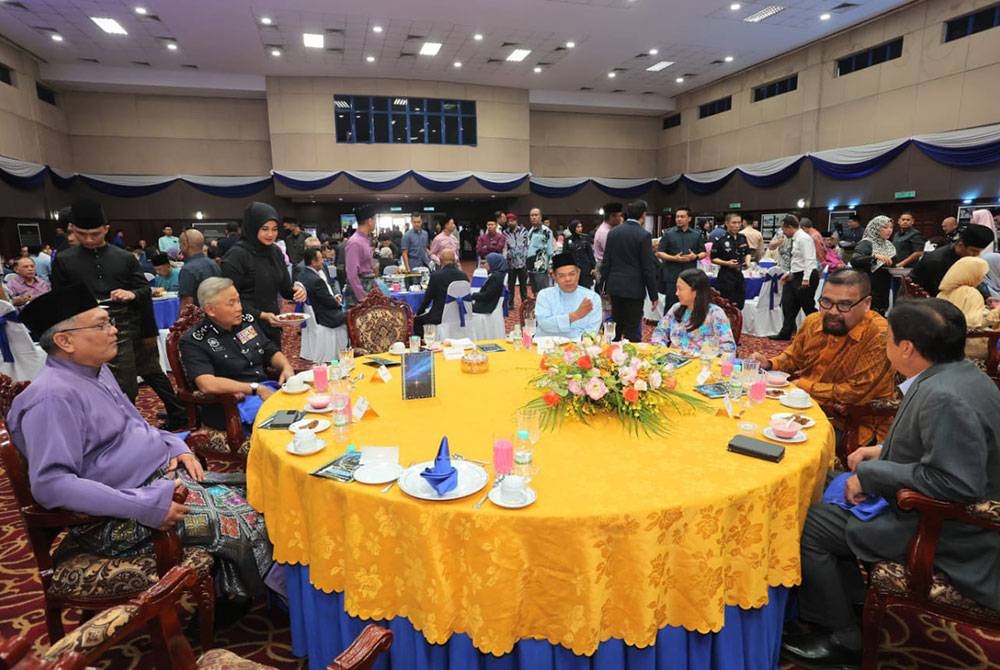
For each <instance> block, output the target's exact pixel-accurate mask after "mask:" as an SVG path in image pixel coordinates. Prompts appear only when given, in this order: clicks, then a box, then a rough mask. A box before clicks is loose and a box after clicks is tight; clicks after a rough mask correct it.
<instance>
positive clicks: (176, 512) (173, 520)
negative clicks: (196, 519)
mask: <svg viewBox="0 0 1000 670" xmlns="http://www.w3.org/2000/svg"><path fill="white" fill-rule="evenodd" d="M170 462H171V463H174V464H176V463H177V459H176V458H172V459H170ZM182 486H183V484H181V480H179V479H175V480H174V492H175V493H176V491H177V489H179V488H181V487H182ZM171 495H173V494H171ZM190 511H191V508H190V507H188V506H187V505H182V504H181V503H179V502H174V501H173V500H171V501H170V508H169V509H168V510H167V515H166V516H165V517H163V522H162V523H160V530H170V529H171V528H173V527H174V526H176V525H177V522H178V521H180V520H181V519H183V518H184V515H186V514H187V513H188V512H190Z"/></svg>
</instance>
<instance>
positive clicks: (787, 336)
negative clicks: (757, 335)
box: [767, 333, 792, 341]
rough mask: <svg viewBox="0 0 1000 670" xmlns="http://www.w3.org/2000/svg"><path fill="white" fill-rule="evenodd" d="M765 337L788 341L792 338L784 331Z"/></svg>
mask: <svg viewBox="0 0 1000 670" xmlns="http://www.w3.org/2000/svg"><path fill="white" fill-rule="evenodd" d="M767 339H769V340H782V341H788V340H790V339H792V336H791V335H785V334H784V333H778V334H777V335H768V336H767Z"/></svg>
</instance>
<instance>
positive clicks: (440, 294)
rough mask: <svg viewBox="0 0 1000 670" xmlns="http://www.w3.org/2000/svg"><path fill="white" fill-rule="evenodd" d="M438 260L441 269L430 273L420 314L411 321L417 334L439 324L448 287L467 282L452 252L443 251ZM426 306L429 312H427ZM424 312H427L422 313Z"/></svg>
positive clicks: (467, 277) (466, 276) (448, 250)
mask: <svg viewBox="0 0 1000 670" xmlns="http://www.w3.org/2000/svg"><path fill="white" fill-rule="evenodd" d="M438 258H440V260H441V267H440V268H438V269H437V270H435V271H434V272H432V273H431V279H430V281H429V282H428V283H427V292H426V293H424V300H423V302H422V303H420V309H419V310H418V311H420V312H421V314H419V315H418V316H417V317H416V318H415V319H414V320H413V328H414V330H416V331H417V332H418V333H419V332H420V331H421V330H422V329H423V327H424V326H425V325H427V324H429V323H433V324H435V325H437V324H439V323H441V313H442V312H444V301H445V298H447V297H448V286H449V285H451V283H452V282H453V281H469V276H468V275H467V274H465V272H463V271H462V270H461V269H460V268H459V267H458V265H457V262H458V261H457V259H456V258H455V252H454V251H452V250H451V249H445V250H444V251H442V252H441V254H440V255H439V256H438ZM428 306H429V307H430V309H429V310H427V307H428ZM424 310H427V312H426V313H423V312H424Z"/></svg>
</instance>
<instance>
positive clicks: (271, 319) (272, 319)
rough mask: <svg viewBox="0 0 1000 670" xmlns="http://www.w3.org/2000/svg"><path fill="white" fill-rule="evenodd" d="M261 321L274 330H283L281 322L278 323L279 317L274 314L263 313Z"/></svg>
mask: <svg viewBox="0 0 1000 670" xmlns="http://www.w3.org/2000/svg"><path fill="white" fill-rule="evenodd" d="M260 320H261V321H263V322H264V323H266V324H267V325H269V326H271V327H272V328H281V321H278V317H277V316H275V315H274V312H261V313H260Z"/></svg>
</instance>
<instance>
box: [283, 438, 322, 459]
mask: <svg viewBox="0 0 1000 670" xmlns="http://www.w3.org/2000/svg"><path fill="white" fill-rule="evenodd" d="M325 446H326V440H316V447H315V448H313V449H310V450H309V451H296V450H295V443H294V442H289V443H288V446H287V447H285V451H287V452H288V453H290V454H295V455H296V456H312V455H313V454H318V453H319V452H321V451H323V447H325Z"/></svg>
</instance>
